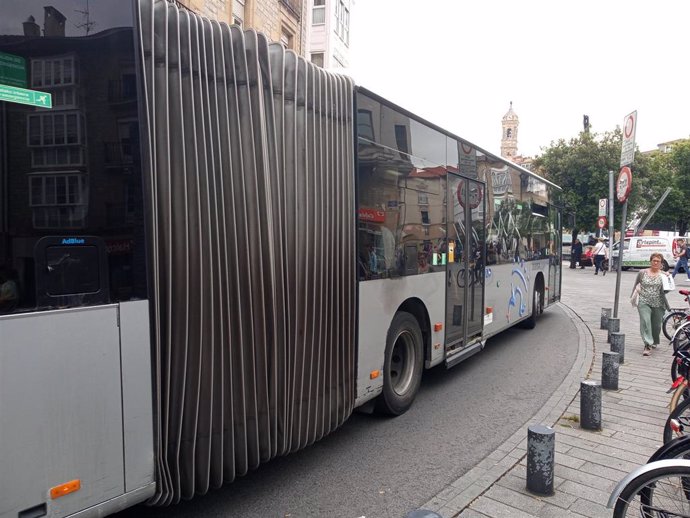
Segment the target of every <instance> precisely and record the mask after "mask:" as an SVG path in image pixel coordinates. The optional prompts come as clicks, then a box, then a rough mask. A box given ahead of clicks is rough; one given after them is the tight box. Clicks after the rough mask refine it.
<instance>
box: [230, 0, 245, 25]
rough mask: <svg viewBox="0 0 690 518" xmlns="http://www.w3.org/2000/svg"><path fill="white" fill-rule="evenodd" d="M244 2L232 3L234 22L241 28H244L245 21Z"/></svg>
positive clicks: (243, 0) (235, 1)
mask: <svg viewBox="0 0 690 518" xmlns="http://www.w3.org/2000/svg"><path fill="white" fill-rule="evenodd" d="M244 2H245V0H233V2H232V21H233V23H234V24H235V25H239V26H240V27H242V23H243V22H242V21H243V20H244V19H245V13H244Z"/></svg>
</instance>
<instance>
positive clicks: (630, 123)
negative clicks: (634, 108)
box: [623, 113, 635, 139]
mask: <svg viewBox="0 0 690 518" xmlns="http://www.w3.org/2000/svg"><path fill="white" fill-rule="evenodd" d="M634 129H635V117H634V116H633V114H632V113H631V114H630V115H628V118H627V119H625V129H624V130H623V132H624V135H625V138H626V139H629V138H630V137H631V136H632V134H633V130H634Z"/></svg>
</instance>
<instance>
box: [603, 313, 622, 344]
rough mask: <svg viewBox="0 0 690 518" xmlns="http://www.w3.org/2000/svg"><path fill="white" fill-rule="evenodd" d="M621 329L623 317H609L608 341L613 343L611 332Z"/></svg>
mask: <svg viewBox="0 0 690 518" xmlns="http://www.w3.org/2000/svg"><path fill="white" fill-rule="evenodd" d="M620 330H621V319H620V318H609V332H608V337H607V338H606V341H607V342H608V343H611V333H617V332H618V331H620Z"/></svg>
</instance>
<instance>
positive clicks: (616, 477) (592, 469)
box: [580, 462, 629, 483]
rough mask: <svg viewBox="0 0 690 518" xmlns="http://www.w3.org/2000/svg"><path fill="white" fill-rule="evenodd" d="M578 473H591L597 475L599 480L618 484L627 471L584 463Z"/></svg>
mask: <svg viewBox="0 0 690 518" xmlns="http://www.w3.org/2000/svg"><path fill="white" fill-rule="evenodd" d="M580 471H582V472H584V473H591V474H592V475H597V476H599V477H601V478H605V479H608V480H611V481H613V482H615V483H618V482H619V481H620V480H623V478H625V476H626V475H627V474H628V473H629V472H628V471H623V470H620V469H616V468H611V467H609V466H602V465H601V464H595V463H594V462H585V463H584V464H583V465H582V466H581V467H580Z"/></svg>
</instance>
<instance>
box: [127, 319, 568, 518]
mask: <svg viewBox="0 0 690 518" xmlns="http://www.w3.org/2000/svg"><path fill="white" fill-rule="evenodd" d="M570 337H572V338H570ZM576 353H577V340H576V335H575V328H574V326H573V325H572V323H571V322H570V320H569V319H568V318H567V317H566V316H565V314H564V313H563V312H562V311H561V309H560V308H559V307H552V308H549V309H548V310H547V311H546V312H545V313H544V314H543V315H542V317H541V318H540V320H539V321H538V322H537V328H536V329H534V330H532V331H528V330H523V329H512V330H508V331H506V332H504V333H502V334H500V335H499V336H496V337H494V338H492V339H490V340H489V341H488V343H487V347H486V349H485V350H484V351H483V352H482V353H480V354H478V355H476V356H474V357H473V358H470V359H469V360H467V361H465V362H463V363H461V364H460V365H458V366H456V367H454V368H452V369H451V370H446V369H445V368H444V367H442V366H441V367H437V368H435V369H432V370H430V371H428V372H426V373H425V375H424V378H423V381H422V388H421V390H420V393H419V395H418V396H417V399H416V400H415V403H414V405H413V406H412V408H411V409H410V410H409V411H408V412H407V413H406V414H404V415H402V416H400V417H398V418H394V419H391V418H382V417H378V416H375V415H366V414H359V413H356V414H355V415H353V416H352V417H351V418H350V419H349V420H348V421H347V422H346V423H345V425H344V426H343V427H342V428H340V429H339V430H337V431H336V432H335V433H333V434H331V435H330V436H328V437H326V438H325V439H323V440H321V441H320V442H318V443H316V444H314V445H312V446H311V447H308V448H307V449H305V450H302V451H300V452H297V453H294V454H292V455H288V456H287V457H282V458H278V459H274V460H273V461H271V462H269V463H268V464H265V465H263V466H261V467H260V468H259V469H258V470H256V471H254V472H252V473H250V474H249V475H248V476H246V477H243V478H241V479H237V480H236V481H235V482H233V483H232V484H229V485H227V486H225V487H223V488H222V489H220V490H216V491H211V492H210V493H208V494H207V495H205V496H201V497H197V498H195V499H193V500H191V501H188V502H183V503H181V504H179V505H176V506H172V507H168V508H145V507H142V506H140V507H135V508H133V509H130V510H127V511H125V512H122V513H120V514H118V515H115V516H116V517H117V518H134V517H137V518H139V517H142V518H154V517H155V518H158V517H166V518H168V517H171V518H178V517H199V518H201V517H203V518H210V517H242V518H268V517H280V518H283V517H291V518H303V517H318V518H331V517H333V518H336V517H337V518H359V517H366V518H400V517H402V516H404V515H405V513H407V512H408V511H410V510H413V509H416V508H418V507H419V506H420V505H421V504H423V503H424V502H426V501H428V499H429V498H431V497H432V496H433V495H435V494H436V493H438V492H439V491H440V490H441V489H443V488H444V487H445V486H446V485H448V484H449V483H450V482H452V481H453V480H455V479H456V478H458V477H460V476H461V475H463V474H464V473H465V472H467V471H468V470H469V469H470V468H472V467H473V466H474V465H476V464H477V463H478V462H479V461H480V460H482V459H483V458H484V457H485V456H486V455H488V454H489V453H491V452H493V451H494V449H495V448H496V446H498V445H499V444H500V443H501V441H503V440H505V439H507V438H508V437H510V436H511V435H512V434H513V433H514V432H515V431H516V430H517V429H518V428H519V427H520V426H522V425H523V424H524V423H525V422H526V421H527V420H529V419H530V417H531V416H532V415H534V414H535V413H536V411H537V410H538V409H540V408H541V406H542V405H543V404H544V403H545V402H546V401H547V400H548V398H549V397H550V396H551V394H552V393H553V392H554V391H555V389H556V388H557V387H558V386H559V385H560V383H561V381H562V380H563V378H564V377H565V375H566V374H567V373H568V371H569V370H570V368H571V366H572V364H573V362H574V361H575V357H576Z"/></svg>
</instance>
